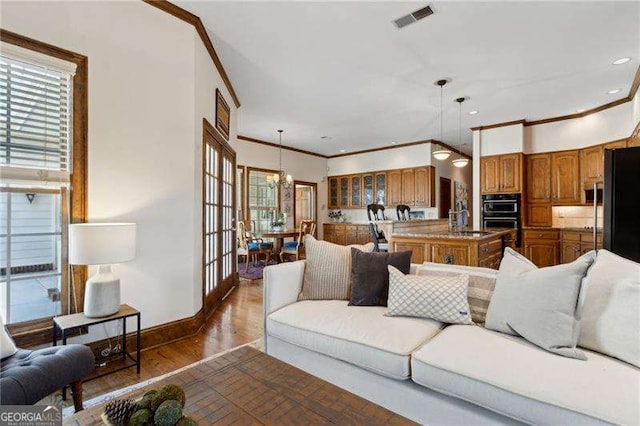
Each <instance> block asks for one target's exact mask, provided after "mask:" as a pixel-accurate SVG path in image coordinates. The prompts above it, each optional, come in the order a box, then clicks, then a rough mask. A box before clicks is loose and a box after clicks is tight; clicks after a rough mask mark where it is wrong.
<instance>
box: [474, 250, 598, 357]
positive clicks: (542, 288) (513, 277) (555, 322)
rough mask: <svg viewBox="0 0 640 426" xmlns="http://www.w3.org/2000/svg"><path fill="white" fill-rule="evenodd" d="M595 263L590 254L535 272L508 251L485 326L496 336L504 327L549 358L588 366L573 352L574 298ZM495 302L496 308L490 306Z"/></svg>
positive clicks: (575, 334) (577, 332)
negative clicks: (564, 359)
mask: <svg viewBox="0 0 640 426" xmlns="http://www.w3.org/2000/svg"><path fill="white" fill-rule="evenodd" d="M524 260H526V258H525V259H524ZM594 260H595V252H594V251H591V252H589V253H587V254H585V255H583V256H581V257H580V258H578V259H577V260H575V261H574V262H571V263H568V264H564V265H557V266H550V267H547V268H540V269H538V268H537V267H536V266H535V265H533V264H532V263H531V262H529V264H527V262H528V261H527V262H524V261H523V257H522V256H521V255H520V254H518V253H517V252H515V251H513V250H511V249H509V248H507V249H506V250H505V257H504V259H503V262H505V267H504V268H503V267H502V264H501V265H500V270H499V271H498V278H497V279H496V288H495V290H494V293H493V299H492V300H491V303H490V304H489V311H488V312H487V322H486V324H485V326H486V327H487V328H489V329H493V330H497V331H503V330H505V327H506V329H507V330H508V332H509V334H516V335H520V336H522V337H523V338H525V339H527V340H528V341H530V342H531V343H533V344H535V345H537V346H539V347H541V348H543V349H545V350H547V351H549V352H553V353H556V354H558V355H562V356H566V357H569V358H577V359H582V360H586V359H587V358H586V356H585V355H584V353H583V352H582V351H580V350H578V349H576V345H577V343H578V337H579V335H580V312H579V309H578V297H579V295H580V287H581V284H582V279H583V278H584V276H585V275H586V272H587V270H588V269H589V267H590V266H591V264H592V263H593V261H594ZM496 296H498V297H497V299H496ZM494 301H497V302H498V303H497V304H495V305H494Z"/></svg>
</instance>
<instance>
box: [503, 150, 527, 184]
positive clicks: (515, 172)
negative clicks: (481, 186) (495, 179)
mask: <svg viewBox="0 0 640 426" xmlns="http://www.w3.org/2000/svg"><path fill="white" fill-rule="evenodd" d="M521 183H522V154H507V155H501V156H500V182H499V187H500V192H520V191H521V190H522V185H521Z"/></svg>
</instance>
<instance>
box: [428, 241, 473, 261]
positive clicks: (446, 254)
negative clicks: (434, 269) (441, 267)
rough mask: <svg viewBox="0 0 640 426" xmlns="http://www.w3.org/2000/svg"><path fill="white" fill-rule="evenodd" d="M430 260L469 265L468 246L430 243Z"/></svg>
mask: <svg viewBox="0 0 640 426" xmlns="http://www.w3.org/2000/svg"><path fill="white" fill-rule="evenodd" d="M430 249H431V262H435V263H448V264H451V265H463V266H471V265H469V247H467V246H452V245H448V244H447V245H444V244H443V245H439V244H431V247H430Z"/></svg>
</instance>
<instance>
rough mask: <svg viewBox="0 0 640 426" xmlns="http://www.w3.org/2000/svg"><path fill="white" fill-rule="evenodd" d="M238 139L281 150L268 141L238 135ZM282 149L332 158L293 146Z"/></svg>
mask: <svg viewBox="0 0 640 426" xmlns="http://www.w3.org/2000/svg"><path fill="white" fill-rule="evenodd" d="M238 139H239V140H243V141H247V142H253V143H259V144H261V145H266V146H270V147H272V148H280V145H278V144H277V143H273V142H267V141H263V140H260V139H256V138H250V137H248V136H242V135H238ZM282 149H287V150H289V151H294V152H299V153H300V154H307V155H313V156H316V157H320V158H330V157H327V156H326V155H322V154H318V153H317V152H312V151H305V150H304V149H300V148H294V147H292V146H286V145H282Z"/></svg>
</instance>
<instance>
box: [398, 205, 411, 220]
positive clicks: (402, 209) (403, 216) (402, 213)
mask: <svg viewBox="0 0 640 426" xmlns="http://www.w3.org/2000/svg"><path fill="white" fill-rule="evenodd" d="M410 211H411V207H409V206H407V205H406V204H398V205H397V206H396V215H397V216H398V220H409V212H410Z"/></svg>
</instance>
